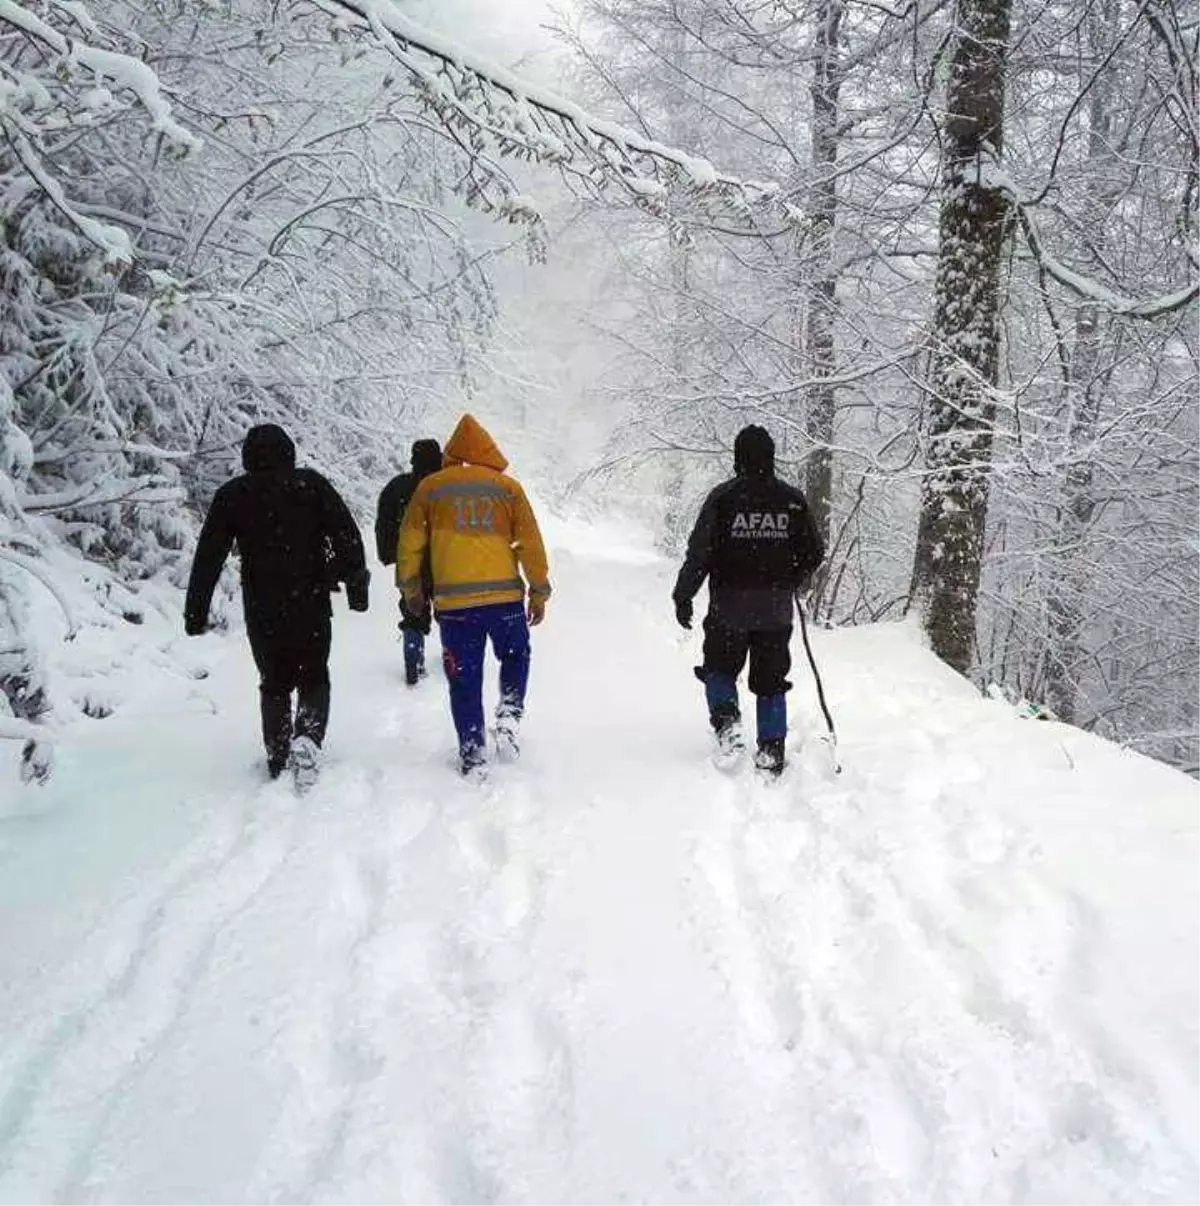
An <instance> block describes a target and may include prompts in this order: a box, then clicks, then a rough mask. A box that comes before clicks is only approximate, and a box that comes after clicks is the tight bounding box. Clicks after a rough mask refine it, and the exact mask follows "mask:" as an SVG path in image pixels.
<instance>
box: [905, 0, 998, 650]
mask: <svg viewBox="0 0 1200 1206" xmlns="http://www.w3.org/2000/svg"><path fill="white" fill-rule="evenodd" d="M1010 10H1011V3H1010V0H958V4H957V5H956V13H955V16H956V26H957V29H958V42H957V45H956V47H955V52H954V57H953V61H952V63H951V70H950V80H949V84H948V87H947V97H946V108H947V114H946V119H945V122H944V127H943V139H944V155H945V159H944V166H943V176H942V200H941V213H940V220H939V248H938V263H937V277H936V282H935V289H934V316H933V331H932V341H933V349H932V365H931V372H930V388H929V395H928V405H929V413H928V417H927V451H926V462H925V476H924V479H923V481H922V487H921V518H920V523H919V527H918V531H917V549H916V555H915V558H914V563H913V596H914V602H915V603H916V604H917V606H918V607H919V609H920V614H921V618H922V623H923V626H924V628H925V631H926V633H927V634H928V636H929V639H930V644H931V646H932V648H933V650H934V652H935V653H936V654H937V655H938V656H939V657H941V658H942V659H943V660H944V661H946V662H947V663H948V664H949V665H951V666H953V667H954V669H956V670H958V671H960V672H962V673H966V672H967V671H968V669H969V668H970V666H971V664H972V661H973V660H974V656H975V648H976V639H975V615H976V607H977V602H978V595H979V579H980V573H981V570H982V565H983V544H984V532H985V529H986V526H987V508H988V479H989V472H990V463H991V455H992V432H993V420H994V417H995V403H994V401H993V399H992V397H991V390H992V388H993V387H994V385H995V384H996V380H997V375H998V372H999V322H998V316H999V309H1000V261H1001V253H1002V251H1003V247H1004V241H1005V238H1006V234H1007V230H1008V225H1009V223H1008V218H1009V206H1008V203H1007V201H1006V199H1005V196H1004V193H1003V191H1002V190H1001V189H1000V188H999V187H996V184H995V182H994V181H993V180H991V179H990V178H989V172H990V170H991V167H992V165H993V164H994V162H995V160H996V158H997V157H998V156H999V153H1000V151H1001V149H1002V145H1003V118H1004V74H1005V65H1006V60H1007V53H1008V40H1009V27H1010V19H1011V12H1010Z"/></svg>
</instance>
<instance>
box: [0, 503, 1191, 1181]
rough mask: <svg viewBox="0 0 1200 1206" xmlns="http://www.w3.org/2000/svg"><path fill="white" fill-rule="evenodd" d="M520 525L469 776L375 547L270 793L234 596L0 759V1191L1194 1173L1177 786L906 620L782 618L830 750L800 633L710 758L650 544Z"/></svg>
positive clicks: (149, 636) (666, 577)
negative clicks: (321, 748) (757, 736)
mask: <svg viewBox="0 0 1200 1206" xmlns="http://www.w3.org/2000/svg"><path fill="white" fill-rule="evenodd" d="M556 535H557V539H556V540H555V542H554V543H556V544H557V545H558V546H559V548H558V549H557V552H556V554H555V556H554V561H553V569H554V573H555V581H556V593H555V597H554V600H553V602H552V608H551V613H550V617H549V619H548V621H547V623H546V625H545V627H544V628H543V629H541V630H539V631H538V632H537V633H536V634H535V666H534V675H533V682H532V688H531V712H530V716H529V719H528V724H527V727H526V741H525V746H526V749H525V759H524V761H523V762H522V763H521V764H520V765H519V766H516V767H512V768H503V769H502V770H500V771H499V772H498V773H497V774H496V775H495V777H494V778H493V781H492V783H491V785H490V786H489V787H487V788H486V789H483V790H480V789H478V788H474V787H471V786H468V785H465V784H463V783H461V782H459V781H458V780H457V778H456V777H455V775H454V774H453V771H452V769H451V752H452V751H451V742H450V726H449V719H448V716H447V714H446V707H445V700H444V689H443V684H442V682H441V680H440V676H439V675H438V674H437V673H436V672H435V673H434V674H432V675H431V677H430V680H429V681H428V682H427V683H425V684H423V685H422V687H421V688H419V689H418V690H416V691H408V690H407V689H406V688H405V687H404V686H403V685H402V675H401V666H400V656H399V648H398V646H397V644H396V642H395V639H394V628H393V614H392V601H391V598H390V597H389V592H388V590H387V588H386V584H385V583H384V582H383V580H382V577H379V578H377V582H376V587H377V589H376V592H375V596H374V603H373V610H372V611H371V613H370V614H369V615H367V616H365V617H358V616H350V615H347V614H346V613H345V612H344V610H343V609H342V605H341V604H339V615H338V624H337V632H336V637H335V659H334V662H335V664H334V675H335V677H334V713H333V721H332V725H331V731H330V738H329V742H328V753H329V764H328V766H327V769H326V773H325V776H324V779H323V781H322V783H321V785H320V786H319V787H318V789H316V791H314V792H313V793H312V794H311V795H310V796H308V797H306V798H304V799H303V800H297V799H296V798H295V797H294V796H293V795H292V794H291V792H290V790H289V789H287V788H286V787H285V786H283V785H278V784H277V785H265V784H263V783H262V782H261V780H260V772H259V770H258V760H259V757H260V755H259V750H258V741H257V732H256V718H255V709H256V699H255V693H254V690H253V681H254V680H253V672H252V668H251V663H250V659H249V656H248V654H247V652H246V650H245V648H244V646H243V644H242V643H241V641H240V639H239V638H236V637H234V638H229V637H223V636H218V635H210V636H206V637H204V638H201V639H200V640H198V641H192V642H186V643H185V642H183V641H175V640H174V639H173V638H172V637H171V635H170V634H169V633H167V632H166V631H165V630H163V629H162V628H161V627H159V628H154V626H153V625H152V624H150V625H148V626H147V627H146V631H145V633H144V634H133V635H134V636H139V635H140V636H143V637H144V639H145V641H146V642H147V645H148V650H150V651H151V652H152V654H153V656H152V657H151V658H150V659H149V660H150V661H158V662H163V663H164V664H165V663H166V661H168V660H170V659H173V661H172V662H171V664H172V665H173V666H174V667H176V669H174V670H172V671H170V672H167V671H165V670H164V671H163V672H161V673H158V674H157V675H156V676H155V675H150V674H148V673H147V674H144V675H143V677H142V679H141V680H140V681H141V686H140V688H139V689H138V690H137V691H132V690H126V691H124V692H123V693H122V695H121V698H122V699H123V700H124V703H123V706H122V708H121V709H120V710H118V711H117V713H116V714H114V715H113V716H112V717H111V718H109V719H107V720H103V721H81V722H80V723H79V725H77V726H76V728H75V730H74V733H73V739H72V741H70V742H68V743H67V744H66V745H65V746H64V748H63V750H62V753H61V755H60V769H59V773H58V775H57V777H56V779H55V781H54V782H53V783H52V784H51V786H50V787H49V788H47V789H46V790H45V791H43V792H33V793H31V792H26V793H22V794H18V793H17V792H16V791H15V790H14V789H12V788H10V787H9V786H8V784H10V783H11V782H12V781H13V780H12V778H11V776H7V777H6V780H5V786H4V787H3V788H2V789H0V790H2V791H3V793H4V795H3V797H2V798H0V1017H2V1018H3V1020H4V1024H3V1026H2V1027H0V1200H4V1201H14V1200H51V1199H54V1200H96V1199H104V1200H119V1201H151V1200H154V1201H162V1200H187V1201H225V1200H266V1199H272V1200H274V1199H280V1200H336V1201H377V1200H395V1201H477V1200H478V1201H492V1200H497V1201H499V1200H503V1201H585V1200H586V1201H626V1200H657V1201H714V1200H730V1201H756V1200H772V1201H822V1202H835V1201H1089V1202H1109V1201H1137V1202H1148V1201H1179V1202H1187V1201H1195V1200H1196V1199H1197V1196H1198V1194H1200V1177H1198V1171H1197V1159H1198V1157H1197V1132H1198V1129H1200V1112H1198V1106H1197V1098H1198V1094H1197V1057H1198V1039H1197V1015H1198V1005H1200V994H1198V988H1197V950H1198V941H1197V913H1198V909H1197V905H1198V901H1197V876H1196V870H1197V786H1196V784H1195V783H1194V782H1192V781H1191V780H1189V779H1187V778H1185V777H1184V776H1182V775H1179V774H1177V773H1176V772H1174V771H1171V770H1169V769H1167V768H1166V767H1164V766H1161V765H1159V764H1155V763H1152V762H1149V761H1147V760H1145V759H1143V758H1140V757H1137V756H1134V755H1129V754H1126V753H1123V752H1122V751H1120V750H1118V749H1116V748H1115V747H1113V746H1110V745H1107V744H1105V743H1102V742H1099V741H1097V740H1094V739H1092V738H1089V737H1087V736H1086V735H1084V734H1081V733H1078V732H1075V731H1071V730H1067V729H1064V728H1062V727H1060V726H1058V725H1054V724H1046V723H1039V722H1033V721H1027V720H1021V719H1018V718H1017V717H1016V716H1015V715H1014V714H1013V713H1012V712H1011V711H1010V710H1009V709H1007V708H1006V707H1004V706H1003V705H1001V704H998V703H994V702H990V701H984V700H981V699H980V698H978V697H977V696H976V694H975V693H974V692H973V691H972V690H971V689H970V688H969V687H968V686H966V685H965V684H964V683H963V682H961V681H960V680H958V679H957V678H956V677H955V676H954V675H953V674H951V673H950V672H948V671H946V670H945V669H944V668H942V667H941V666H940V665H939V664H938V663H936V662H935V661H934V660H933V659H932V658H931V657H930V656H929V655H928V654H927V653H925V652H924V651H923V650H922V649H921V648H920V645H919V643H918V641H917V640H916V638H915V636H914V634H913V633H912V631H911V630H910V629H908V628H907V627H905V626H883V627H878V628H874V629H862V630H856V631H846V632H839V633H819V634H816V636H815V644H816V651H817V655H818V657H819V658H820V660H821V662H822V665H823V669H824V672H825V675H826V679H827V686H828V690H829V695H830V702H831V705H832V706H833V708H834V710H835V714H836V717H837V720H838V722H839V728H840V733H841V739H842V740H841V751H842V759H843V762H844V765H845V770H844V773H843V774H842V775H840V776H834V775H833V774H832V771H831V768H830V763H829V759H828V752H827V750H826V748H825V747H824V746H823V745H822V743H821V742H820V740H819V737H820V732H821V728H820V725H819V723H818V717H817V715H816V712H815V702H814V697H813V695H812V692H811V687H810V682H809V679H808V676H807V674H806V673H805V672H804V670H803V669H802V668H801V667H799V666H798V667H797V670H796V673H795V674H794V675H793V677H794V678H795V679H796V681H797V683H798V688H797V691H796V692H794V693H793V696H792V702H793V711H794V712H795V711H796V710H797V708H798V710H799V713H800V715H799V717H798V726H797V727H798V729H799V732H798V733H797V737H798V738H800V739H802V742H801V748H800V749H799V750H798V751H797V752H796V754H795V755H794V769H793V771H792V773H791V775H790V777H789V778H788V780H786V781H785V782H784V783H783V784H780V785H776V786H774V787H768V786H764V785H761V784H759V783H757V782H755V781H754V780H753V778H752V777H751V776H749V775H748V774H746V775H742V776H741V777H729V776H726V775H722V774H720V773H718V772H717V771H715V770H713V769H712V768H711V767H710V766H709V765H708V763H707V761H706V756H707V748H708V747H707V735H706V732H705V727H704V720H703V714H702V709H701V703H700V698H699V690H698V685H697V683H696V682H695V680H694V678H693V677H692V675H691V671H690V667H691V665H692V664H693V662H694V661H695V660H696V659H697V656H698V649H697V646H698V640H697V639H696V638H695V637H692V636H686V637H685V636H683V635H682V634H680V633H679V631H678V630H677V629H676V628H675V627H674V625H673V619H672V614H671V608H670V605H669V601H668V593H669V582H670V577H671V572H672V568H673V567H671V566H669V565H666V564H665V563H662V562H658V561H656V560H655V559H654V558H653V557H651V556H649V555H647V554H645V553H643V552H641V551H640V550H638V549H636V548H622V547H620V545H619V544H618V543H617V542H615V541H613V540H611V539H610V538H609V537H608V536H606V535H605V534H603V533H599V534H597V533H596V532H595V531H591V532H584V531H580V530H578V529H572V528H570V527H565V526H564V527H560V528H558V529H556ZM114 639H115V638H114ZM122 639H123V640H126V641H130V640H132V639H133V637H131V636H130V634H124V635H123V636H122ZM435 647H436V645H435ZM795 652H796V655H797V657H798V658H799V657H801V656H802V655H801V651H800V647H799V643H798V642H797V645H796V649H795ZM188 664H191V665H200V664H203V665H204V666H205V667H206V668H207V669H208V671H209V674H208V677H207V678H204V679H203V680H199V679H196V678H193V677H190V676H189V675H188V674H187V673H186V672H184V671H181V670H180V669H179V667H180V666H186V665H188Z"/></svg>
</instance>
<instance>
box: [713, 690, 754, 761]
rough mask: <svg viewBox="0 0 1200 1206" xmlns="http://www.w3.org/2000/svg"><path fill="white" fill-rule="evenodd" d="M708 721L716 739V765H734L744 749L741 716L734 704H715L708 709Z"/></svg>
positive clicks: (744, 740) (744, 742)
mask: <svg viewBox="0 0 1200 1206" xmlns="http://www.w3.org/2000/svg"><path fill="white" fill-rule="evenodd" d="M708 721H709V723H710V724H711V725H712V729H713V732H714V733H715V734H716V737H717V753H716V758H717V763H718V765H720V766H724V765H725V764H729V765H730V766H732V765H734V764H735V763H736V762H737V760H738V759H739V758H740V757H741V754H742V751H743V750H744V749H745V748H746V739H745V737H744V736H743V734H742V714H741V712H740V711H739V710H738V706H737V704H735V703H732V702H730V703H722V704H717V706H716V707H715V708H710V709H709V713H708Z"/></svg>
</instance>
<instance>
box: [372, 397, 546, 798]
mask: <svg viewBox="0 0 1200 1206" xmlns="http://www.w3.org/2000/svg"><path fill="white" fill-rule="evenodd" d="M444 461H445V468H443V469H441V470H440V471H439V472H437V473H433V474H430V475H429V476H428V477H426V478H424V479H422V481H421V483H420V485H419V486H418V487H417V489H416V493H414V494H413V496H412V501H411V502H410V503H409V504H408V508H407V509H406V511H405V512H404V522H403V524H402V525H401V527H400V535H399V538H398V540H397V551H396V584H397V585H398V586H399V587H400V591H401V593H402V594H403V595H404V600H405V604H406V606H407V607H408V608H409V610H410V611H411V612H412V613H413V614H414V615H423V614H425V612H426V610H427V608H429V607H430V606H432V607H433V610H434V614H435V615H436V616H437V621H438V626H439V628H440V629H441V636H442V663H443V665H444V666H445V669H446V679H447V681H448V682H449V684H450V711H451V714H452V715H453V717H454V727H455V729H456V730H457V732H458V748H459V766H460V769H461V771H462V773H463V774H464V775H471V774H473V773H474V772H476V771H478V770H480V769H481V768H483V767H485V766H486V764H487V737H486V732H485V730H484V721H483V655H484V649H485V646H486V644H487V641H488V640H489V639H490V640H491V642H492V648H493V650H494V651H495V654H496V657H497V658H498V659H499V662H500V702H499V704H498V706H497V710H496V744H497V749H498V752H499V754H500V755H501V757H502V758H506V759H511V758H515V757H516V756H517V753H518V745H517V730H518V726H519V724H520V720H521V717H522V715H523V714H524V711H525V690H526V686H527V684H528V682H529V656H530V650H529V627H530V625H537V624H540V623H541V622H542V619H543V618H544V616H545V614H546V601H547V599H549V598H550V578H549V570H548V568H547V565H546V550H545V547H544V545H543V544H542V534H541V532H540V531H539V530H538V525H537V520H536V519H535V518H534V515H533V508H532V507H530V505H529V500H528V499H527V498H526V497H525V491H524V490H522V489H521V485H520V483H519V482H517V481H516V480H515V479H513V478H511V477H509V476H508V475H507V474H506V473H505V472H504V471H505V469H507V468H508V461H507V460H506V459H505V457H504V456H503V454H502V453H501V452H500V449H499V448H497V447H496V442H495V441H494V440H493V439H492V437H491V436H490V435H489V434H488V433H487V431H486V430H485V429H484V428H483V427H482V425H481V424H480V423H479V422H478V421H477V420H476V419H475V418H474V417H473V416H471V415H469V414H468V415H463V417H462V418H461V419H460V420H459V422H458V426H457V427H456V428H455V429H454V434H453V435H452V436H451V437H450V440H449V442H448V443H447V444H446V448H445V457H444ZM427 548H428V550H429V553H430V566H431V568H432V571H433V598H432V600H430V599H427V598H426V597H425V590H424V587H423V586H422V583H421V563H422V560H423V558H424V556H425V552H426V549H427ZM522 571H523V572H524V578H522V576H521V574H522ZM526 582H528V587H529V597H528V611H526V605H525V599H526Z"/></svg>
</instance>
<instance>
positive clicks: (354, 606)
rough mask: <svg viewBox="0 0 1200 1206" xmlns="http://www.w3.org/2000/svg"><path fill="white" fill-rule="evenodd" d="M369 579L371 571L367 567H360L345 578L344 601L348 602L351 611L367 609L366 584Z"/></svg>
mask: <svg viewBox="0 0 1200 1206" xmlns="http://www.w3.org/2000/svg"><path fill="white" fill-rule="evenodd" d="M370 581H371V573H370V571H369V570H367V569H361V570H359V571H358V573H357V574H353V575H352V576H351V577H349V578H347V579H346V602H347V603H349V604H350V610H351V611H366V610H367V586H368V584H369V583H370Z"/></svg>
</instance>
